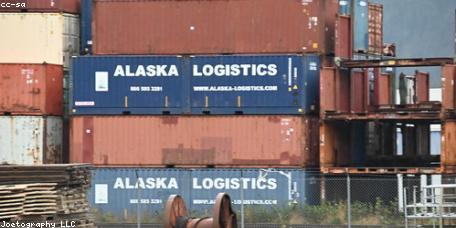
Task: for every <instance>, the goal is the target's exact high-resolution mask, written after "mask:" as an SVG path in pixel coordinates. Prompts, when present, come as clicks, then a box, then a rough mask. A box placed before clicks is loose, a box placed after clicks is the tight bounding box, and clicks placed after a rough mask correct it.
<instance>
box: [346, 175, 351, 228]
mask: <svg viewBox="0 0 456 228" xmlns="http://www.w3.org/2000/svg"><path fill="white" fill-rule="evenodd" d="M347 226H348V228H351V227H352V226H351V190H350V174H349V173H347Z"/></svg>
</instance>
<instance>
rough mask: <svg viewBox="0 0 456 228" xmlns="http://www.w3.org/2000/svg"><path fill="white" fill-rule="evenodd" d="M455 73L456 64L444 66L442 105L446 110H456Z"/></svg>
mask: <svg viewBox="0 0 456 228" xmlns="http://www.w3.org/2000/svg"><path fill="white" fill-rule="evenodd" d="M455 75H456V65H445V66H443V67H442V107H443V109H444V110H454V106H455V104H454V102H455V99H454V97H455V89H454V80H455Z"/></svg>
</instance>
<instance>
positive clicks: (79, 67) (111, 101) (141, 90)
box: [70, 56, 184, 114]
mask: <svg viewBox="0 0 456 228" xmlns="http://www.w3.org/2000/svg"><path fill="white" fill-rule="evenodd" d="M182 64H183V61H182V59H181V58H179V57H164V56H155V57H151V56H143V57H127V56H112V57H111V56H109V57H108V56H83V57H74V58H73V68H72V75H71V77H72V86H71V87H70V91H71V94H72V97H71V99H72V102H71V103H72V110H71V112H70V113H72V114H122V113H132V114H162V113H163V112H169V113H173V114H174V113H175V114H180V113H182V110H181V108H182V106H183V105H182V93H183V89H184V88H183V81H184V80H183V79H184V75H183V69H182V68H183V66H182Z"/></svg>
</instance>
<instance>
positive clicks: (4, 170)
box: [0, 164, 95, 227]
mask: <svg viewBox="0 0 456 228" xmlns="http://www.w3.org/2000/svg"><path fill="white" fill-rule="evenodd" d="M90 178H91V177H90V166H88V165H84V164H59V165H38V166H19V165H0V221H2V220H5V221H10V222H16V221H20V222H43V221H47V222H55V224H56V227H59V225H60V224H61V222H63V224H62V226H65V225H68V224H66V222H70V223H72V224H71V225H76V226H77V227H95V225H94V223H93V217H92V216H91V215H90V213H89V204H88V202H87V191H88V189H89V187H90Z"/></svg>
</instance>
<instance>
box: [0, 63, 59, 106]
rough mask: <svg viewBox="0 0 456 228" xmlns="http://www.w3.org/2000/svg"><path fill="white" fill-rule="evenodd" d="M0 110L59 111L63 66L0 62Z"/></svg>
mask: <svg viewBox="0 0 456 228" xmlns="http://www.w3.org/2000/svg"><path fill="white" fill-rule="evenodd" d="M0 91H1V92H0V113H9V114H27V115H62V114H63V67H62V66H61V65H52V64H0Z"/></svg>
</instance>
